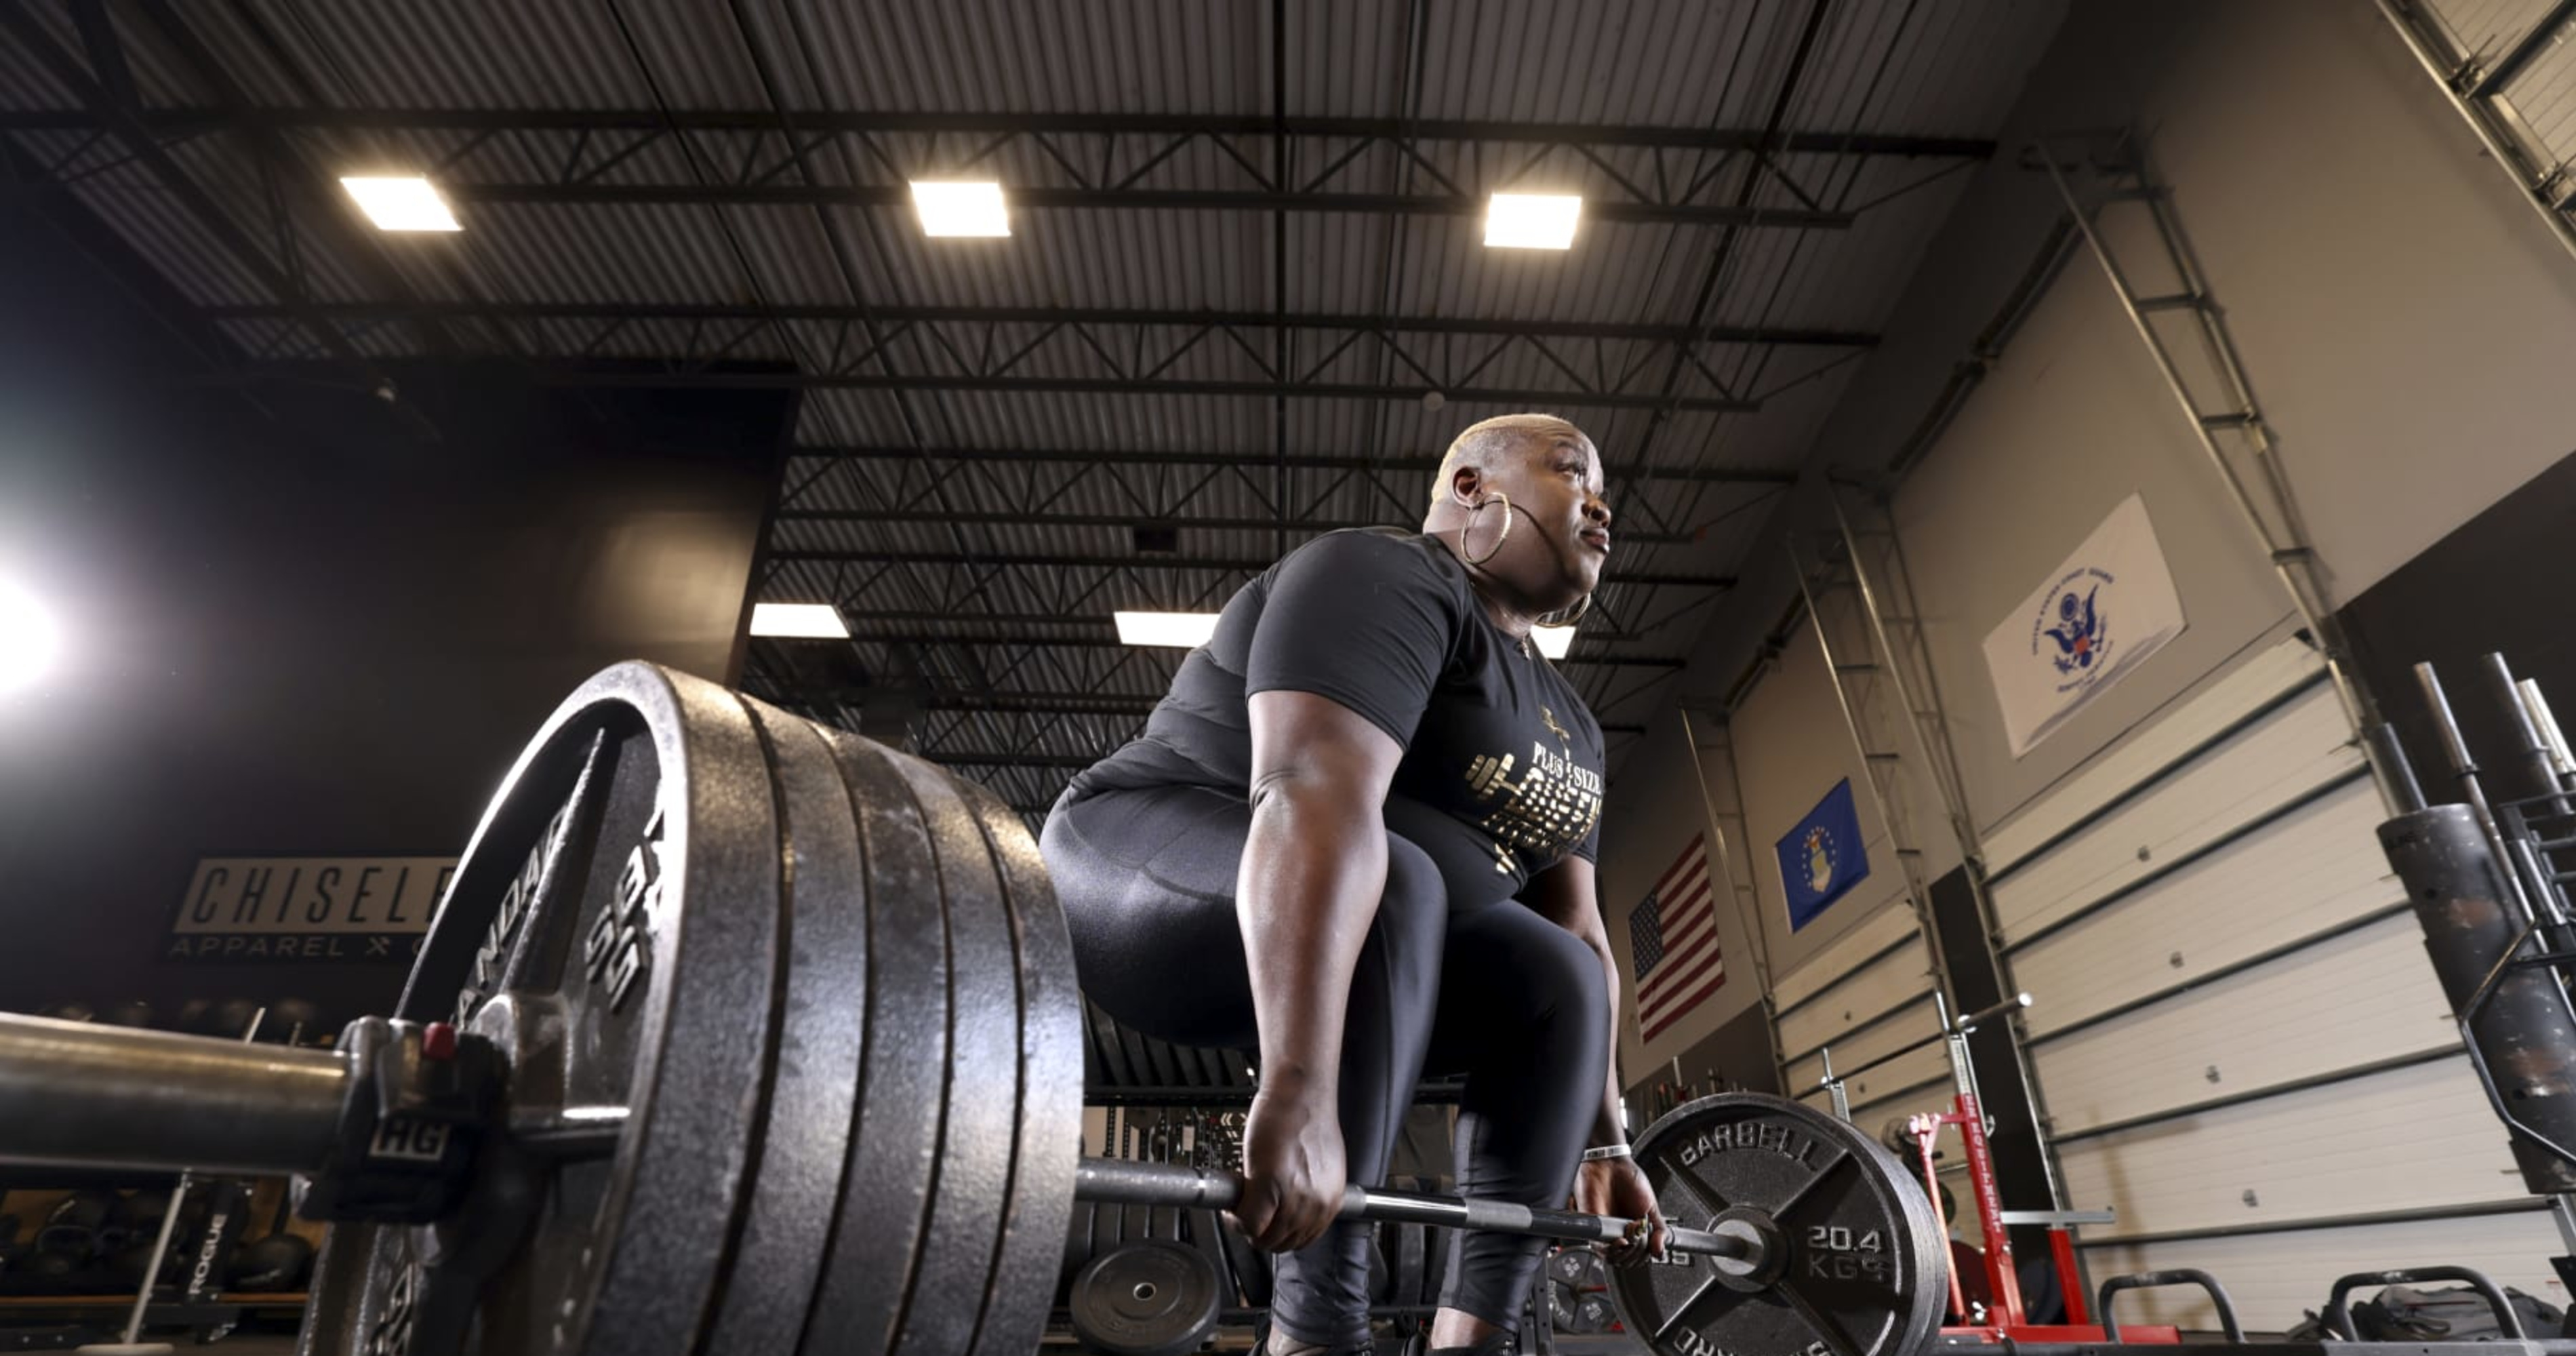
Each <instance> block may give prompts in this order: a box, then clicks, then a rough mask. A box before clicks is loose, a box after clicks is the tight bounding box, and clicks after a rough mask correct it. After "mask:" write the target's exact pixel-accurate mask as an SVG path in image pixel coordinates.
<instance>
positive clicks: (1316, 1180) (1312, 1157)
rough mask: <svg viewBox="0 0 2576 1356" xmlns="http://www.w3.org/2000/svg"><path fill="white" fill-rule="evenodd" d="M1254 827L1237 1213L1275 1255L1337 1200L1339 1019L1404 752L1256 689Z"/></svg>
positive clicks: (1335, 718) (1350, 723) (1242, 902)
mask: <svg viewBox="0 0 2576 1356" xmlns="http://www.w3.org/2000/svg"><path fill="white" fill-rule="evenodd" d="M1250 714H1251V720H1252V784H1251V795H1252V831H1251V835H1250V837H1249V839H1248V840H1247V841H1246V842H1245V844H1244V852H1243V867H1242V870H1241V872H1240V873H1239V874H1238V875H1237V877H1236V880H1235V914H1236V920H1237V925H1238V926H1239V927H1240V928H1241V929H1242V931H1243V956H1244V962H1245V964H1246V966H1247V967H1248V968H1249V970H1250V972H1251V980H1252V1010H1253V1016H1254V1019H1255V1020H1256V1021H1257V1022H1258V1023H1259V1025H1260V1028H1261V1090H1260V1092H1259V1093H1257V1094H1256V1095H1255V1096H1254V1098H1253V1104H1252V1115H1251V1118H1250V1120H1249V1121H1248V1122H1247V1124H1246V1126H1245V1131H1244V1178H1245V1181H1244V1194H1243V1200H1242V1202H1241V1203H1240V1204H1239V1205H1238V1206H1237V1207H1236V1211H1235V1218H1236V1220H1237V1222H1238V1223H1240V1224H1241V1225H1242V1226H1243V1229H1244V1232H1245V1234H1247V1235H1248V1236H1250V1237H1251V1239H1252V1241H1253V1242H1254V1243H1256V1244H1258V1245H1260V1246H1262V1247H1265V1248H1270V1249H1273V1250H1279V1249H1285V1248H1294V1247H1303V1246H1305V1245H1306V1244H1307V1243H1310V1242H1312V1241H1314V1240H1315V1239H1316V1238H1317V1237H1320V1236H1321V1235H1322V1233H1323V1231H1324V1229H1325V1227H1326V1226H1327V1225H1329V1224H1330V1223H1331V1222H1332V1218H1333V1211H1334V1210H1335V1208H1336V1207H1337V1206H1338V1205H1339V1203H1340V1196H1341V1191H1342V1184H1343V1180H1344V1167H1343V1165H1344V1162H1345V1159H1344V1150H1343V1145H1342V1139H1341V1131H1340V1113H1339V1106H1338V1104H1339V1100H1340V1096H1341V1063H1342V1021H1343V1017H1344V1014H1345V1012H1346V1011H1347V1009H1348V1008H1349V1006H1350V993H1351V971H1352V969H1353V968H1354V967H1355V966H1356V965H1357V964H1358V962H1359V953H1360V948H1361V946H1362V945H1363V944H1364V943H1365V942H1366V941H1367V940H1368V932H1369V924H1370V922H1371V921H1372V920H1373V919H1374V918H1375V917H1376V916H1377V907H1378V900H1379V897H1380V896H1381V895H1383V894H1384V893H1385V890H1386V824H1385V820H1384V817H1383V816H1384V813H1385V806H1386V788H1387V785H1388V783H1389V782H1391V781H1393V780H1394V779H1395V765H1396V763H1397V762H1398V761H1399V760H1400V759H1401V758H1402V757H1403V753H1404V750H1403V748H1402V747H1401V746H1399V745H1398V744H1397V743H1396V742H1395V740H1394V738H1393V737H1391V736H1389V735H1388V734H1387V733H1386V732H1385V731H1384V730H1381V729H1379V728H1378V727H1377V726H1376V725H1374V724H1372V723H1370V722H1369V721H1368V720H1367V719H1366V718H1365V717H1363V716H1360V715H1358V714H1357V713H1355V712H1353V711H1352V710H1351V709H1350V708H1348V707H1346V706H1343V705H1341V704H1340V703H1338V702H1335V701H1333V700H1332V699H1330V698H1328V697H1319V696H1315V695H1314V694H1312V693H1306V692H1297V691H1289V690H1280V691H1271V692H1257V693H1254V694H1253V696H1252V698H1251V701H1250Z"/></svg>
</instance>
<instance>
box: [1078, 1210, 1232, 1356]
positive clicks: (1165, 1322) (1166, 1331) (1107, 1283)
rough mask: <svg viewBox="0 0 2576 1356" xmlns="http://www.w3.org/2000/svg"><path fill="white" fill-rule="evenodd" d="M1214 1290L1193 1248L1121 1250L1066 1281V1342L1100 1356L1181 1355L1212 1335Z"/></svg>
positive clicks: (1215, 1283)
mask: <svg viewBox="0 0 2576 1356" xmlns="http://www.w3.org/2000/svg"><path fill="white" fill-rule="evenodd" d="M1222 1285H1223V1282H1222V1281H1221V1280H1220V1279H1219V1277H1218V1276H1217V1274H1216V1272H1214V1271H1213V1270H1211V1269H1210V1268H1209V1267H1208V1264H1207V1259H1206V1258H1205V1257H1203V1256H1201V1255H1199V1253H1198V1252H1197V1251H1195V1250H1194V1249H1191V1248H1187V1247H1183V1246H1182V1245H1180V1244H1178V1243H1172V1242H1168V1241H1164V1240H1161V1239H1156V1240H1151V1241H1147V1242H1140V1243H1128V1244H1124V1245H1122V1246H1120V1247H1117V1248H1113V1249H1111V1250H1110V1251H1109V1252H1107V1253H1105V1254H1103V1255H1101V1256H1099V1257H1097V1258H1094V1259H1092V1263H1091V1265H1090V1266H1087V1267H1085V1268H1083V1269H1082V1274H1081V1275H1079V1276H1076V1277H1074V1278H1073V1294H1072V1303H1071V1305H1070V1306H1069V1307H1070V1308H1071V1310H1072V1313H1073V1335H1074V1337H1075V1338H1076V1339H1077V1340H1079V1341H1080V1342H1081V1343H1082V1345H1083V1347H1084V1348H1085V1349H1086V1350H1090V1351H1096V1352H1104V1353H1108V1356H1182V1353H1184V1352H1191V1351H1196V1350H1198V1349H1199V1344H1200V1343H1202V1342H1205V1341H1206V1340H1207V1338H1208V1334H1209V1333H1211V1332H1213V1331H1215V1329H1216V1318H1217V1308H1218V1304H1217V1298H1218V1291H1219V1290H1220V1289H1221V1288H1222Z"/></svg>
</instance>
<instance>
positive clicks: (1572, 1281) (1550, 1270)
mask: <svg viewBox="0 0 2576 1356" xmlns="http://www.w3.org/2000/svg"><path fill="white" fill-rule="evenodd" d="M1587 1251H1589V1250H1588V1249H1586V1248H1584V1247H1583V1246H1582V1245H1580V1244H1574V1243H1569V1244H1566V1245H1565V1246H1563V1247H1560V1248H1558V1249H1557V1250H1556V1251H1554V1252H1552V1253H1549V1254H1548V1255H1547V1278H1548V1279H1549V1280H1551V1281H1554V1282H1556V1283H1557V1284H1559V1285H1567V1286H1578V1287H1579V1286H1581V1285H1582V1284H1583V1258H1584V1254H1585V1253H1586V1252H1587Z"/></svg>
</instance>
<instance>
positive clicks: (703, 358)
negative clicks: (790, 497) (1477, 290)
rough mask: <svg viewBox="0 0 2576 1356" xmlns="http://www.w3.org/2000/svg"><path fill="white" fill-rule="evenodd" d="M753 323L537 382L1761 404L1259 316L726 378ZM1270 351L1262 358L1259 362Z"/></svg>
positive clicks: (598, 326) (1563, 359)
mask: <svg viewBox="0 0 2576 1356" xmlns="http://www.w3.org/2000/svg"><path fill="white" fill-rule="evenodd" d="M754 314H755V316H756V318H751V319H728V320H726V321H724V322H720V323H715V324H710V323H708V322H706V321H704V320H693V321H692V322H691V323H690V326H689V329H688V330H687V332H686V335H685V337H684V338H683V339H682V341H681V342H680V344H679V345H678V351H676V352H670V353H667V354H664V355H662V356H660V357H658V358H656V359H655V360H652V361H647V362H639V363H631V364H620V365H616V366H603V365H600V364H599V363H598V362H596V361H595V360H596V359H597V357H598V356H599V355H600V354H601V353H602V350H603V349H604V347H605V345H607V343H608V342H609V341H610V340H611V339H613V338H615V337H616V336H617V334H618V333H619V332H620V331H622V330H623V329H625V328H626V327H627V326H628V325H629V324H631V323H632V322H631V321H630V320H624V319H612V320H606V321H598V322H592V330H591V333H590V335H589V337H588V338H587V339H586V340H584V341H583V342H581V343H580V344H579V345H577V346H575V347H574V348H572V350H571V351H569V352H566V353H562V354H559V355H556V357H555V358H554V359H551V360H548V361H546V362H543V363H540V364H539V366H538V370H539V372H540V373H541V375H543V376H545V377H547V378H548V379H550V380H553V381H556V382H560V383H563V384H567V385H575V386H650V387H657V388H669V389H720V390H781V389H788V390H807V391H816V390H859V391H895V390H900V391H965V392H1000V393H1018V394H1031V393H1072V394H1087V395H1181V396H1255V397H1270V398H1278V399H1298V400H1386V401H1400V402H1405V403H1411V402H1415V401H1419V400H1421V399H1422V398H1423V397H1424V396H1426V395H1429V394H1432V393H1435V392H1436V393H1438V394H1439V395H1440V396H1441V397H1442V398H1443V399H1446V400H1456V401H1468V402H1475V403H1485V404H1502V405H1514V404H1518V405H1533V404H1544V405H1554V406H1563V407H1568V408H1584V409H1632V410H1656V411H1665V412H1670V411H1683V410H1688V411H1699V412H1714V413H1725V414H1746V413H1751V412H1753V411H1755V410H1758V409H1760V408H1761V402H1760V401H1759V400H1757V399H1755V398H1754V397H1753V396H1752V395H1750V394H1749V393H1743V392H1738V391H1735V390H1733V389H1730V388H1729V386H1728V384H1727V383H1726V381H1725V379H1724V378H1722V377H1720V376H1718V374H1717V373H1716V371H1715V370H1714V369H1713V368H1711V367H1710V366H1709V365H1708V364H1707V362H1706V361H1705V360H1704V359H1702V358H1701V357H1700V356H1699V354H1698V353H1697V349H1698V348H1699V347H1700V345H1698V344H1697V343H1695V342H1691V341H1687V340H1685V341H1683V342H1678V343H1674V342H1657V343H1651V344H1650V343H1644V342H1640V341H1636V340H1610V339H1599V338H1577V339H1565V338H1558V339H1550V338H1549V337H1547V336H1544V335H1540V334H1530V333H1500V334H1495V335H1492V336H1484V335H1461V334H1438V335H1426V336H1423V338H1424V339H1427V340H1428V341H1429V342H1428V343H1427V344H1426V343H1424V342H1417V341H1411V340H1408V339H1407V338H1405V337H1403V333H1402V332H1401V331H1399V330H1396V329H1394V328H1391V327H1386V326H1364V327H1356V328H1350V329H1346V330H1343V331H1340V338H1339V339H1338V340H1337V341H1335V342H1332V343H1329V344H1324V345H1321V348H1322V352H1321V354H1320V356H1317V357H1313V358H1311V359H1308V358H1296V357H1292V355H1291V354H1290V353H1289V352H1287V351H1284V350H1283V349H1282V348H1281V346H1280V345H1278V344H1277V343H1276V342H1275V338H1274V336H1275V335H1276V334H1277V333H1279V332H1282V331H1283V329H1284V328H1285V327H1283V326H1281V325H1279V324H1277V323H1276V322H1273V321H1270V320H1266V319H1265V320H1262V321H1259V322H1258V323H1257V324H1255V323H1245V322H1242V321H1240V320H1236V321H1234V323H1224V324H1220V323H1216V322H1214V321H1204V322H1200V323H1196V324H1191V325H1186V326H1175V325H1161V324H1155V325H1087V324H1086V325H1074V324H1043V325H1031V324H1027V323H1014V324H1011V325H1008V326H1005V325H1003V324H1000V323H995V322H982V323H978V322H972V321H911V322H906V323H900V324H893V325H886V326H883V327H882V329H881V332H880V337H879V338H877V339H876V340H875V341H873V342H871V341H870V340H869V339H868V337H867V336H866V334H864V333H862V332H860V331H859V330H858V329H857V323H856V320H855V318H852V319H845V320H842V321H840V322H838V324H837V326H836V334H835V337H834V339H833V342H832V343H831V344H830V346H829V348H828V350H827V351H824V352H808V353H799V354H798V355H797V356H798V357H800V358H804V357H808V356H810V357H811V358H812V359H814V365H812V366H807V365H805V364H804V363H802V362H800V363H799V365H798V367H797V368H796V370H792V371H781V370H776V369H769V368H745V367H740V366H735V367H724V366H720V365H722V364H726V363H730V362H737V361H738V360H739V359H740V358H741V357H743V356H744V354H745V352H746V350H745V347H744V346H745V345H746V344H749V343H751V342H752V341H753V340H755V339H759V338H761V337H762V336H763V335H764V334H766V333H769V332H771V331H774V330H775V329H776V328H777V327H778V326H779V325H781V324H782V323H784V320H783V317H781V316H779V315H778V314H777V313H776V310H775V308H774V307H760V308H755V312H754ZM361 323H363V322H361ZM493 328H496V329H504V330H506V329H509V328H510V327H509V326H506V325H503V326H494V327H493ZM1327 333H1331V331H1327ZM1265 346H1266V347H1268V348H1269V349H1271V352H1268V353H1265V352H1264V351H1263V350H1264V348H1265ZM306 347H307V348H309V347H310V346H309V345H307V346H306ZM1524 355H1525V356H1528V357H1534V358H1535V359H1536V360H1537V361H1536V362H1535V363H1530V362H1524V363H1520V364H1517V366H1518V367H1519V368H1520V369H1521V370H1532V371H1536V372H1538V373H1540V374H1542V375H1543V376H1544V377H1545V379H1546V383H1547V384H1544V385H1531V384H1521V383H1512V382H1505V383H1501V384H1487V385H1479V384H1478V383H1479V381H1480V380H1481V379H1483V378H1484V377H1485V374H1486V373H1487V371H1488V370H1490V369H1492V368H1494V367H1495V366H1496V364H1497V362H1498V360H1501V359H1505V358H1511V357H1517V356H1524ZM300 356H301V355H300V354H298V353H296V352H293V351H288V352H283V353H280V354H278V355H276V357H277V359H278V361H276V362H272V363H267V364H263V365H262V367H261V368H260V369H257V370H254V371H253V372H251V373H249V374H247V375H253V376H256V375H262V374H264V373H267V372H270V371H275V370H289V369H291V366H292V364H293V363H294V361H295V360H296V359H298V358H299V357H300ZM1380 356H1383V357H1384V358H1386V359H1388V360H1391V361H1392V362H1393V363H1394V365H1395V368H1396V371H1395V373H1394V379H1393V380H1376V381H1357V380H1350V379H1348V377H1349V376H1350V375H1351V373H1350V372H1349V371H1348V369H1350V368H1353V367H1358V366H1361V365H1363V364H1364V362H1365V361H1366V360H1368V359H1372V358H1377V357H1380ZM895 357H901V358H902V359H903V360H904V361H903V363H902V364H901V365H900V366H899V367H898V366H897V365H896V364H895V363H893V362H892V361H890V359H892V358H895ZM1184 362H1187V364H1188V366H1187V367H1186V368H1184V367H1183V366H1182V365H1183V364H1184ZM1336 369H1342V376H1341V378H1340V379H1336V377H1335V375H1334V373H1335V372H1336ZM1659 369H1660V370H1663V371H1667V372H1671V371H1681V372H1686V373H1688V374H1689V375H1690V377H1691V380H1690V381H1689V383H1688V386H1687V389H1684V388H1681V387H1678V386H1667V387H1666V388H1664V389H1649V387H1650V386H1651V385H1652V383H1651V380H1650V378H1651V375H1652V374H1653V373H1655V372H1656V371H1657V370H1659Z"/></svg>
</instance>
